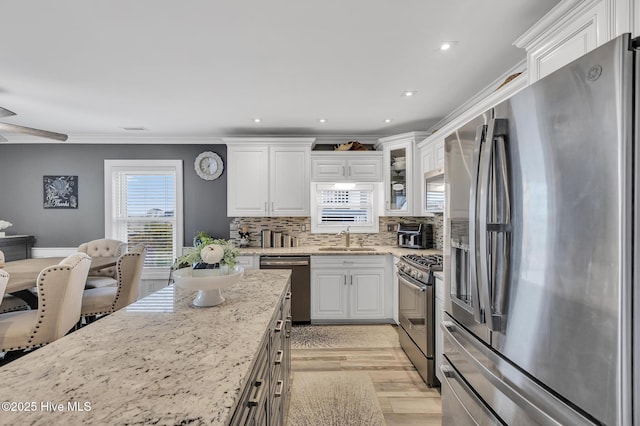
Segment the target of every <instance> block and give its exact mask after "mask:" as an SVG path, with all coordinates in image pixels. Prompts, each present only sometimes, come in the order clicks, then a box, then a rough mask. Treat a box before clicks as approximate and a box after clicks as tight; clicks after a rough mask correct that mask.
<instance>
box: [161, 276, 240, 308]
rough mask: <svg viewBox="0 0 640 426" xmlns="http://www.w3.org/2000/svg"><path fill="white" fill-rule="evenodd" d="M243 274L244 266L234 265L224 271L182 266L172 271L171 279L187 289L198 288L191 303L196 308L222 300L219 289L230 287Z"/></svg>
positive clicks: (215, 303) (213, 304) (216, 303)
mask: <svg viewBox="0 0 640 426" xmlns="http://www.w3.org/2000/svg"><path fill="white" fill-rule="evenodd" d="M243 274H244V268H242V267H240V266H236V267H235V268H233V269H230V270H229V274H225V273H224V269H191V268H182V269H178V270H177V271H174V272H173V280H174V282H175V284H176V285H177V286H178V287H182V288H184V289H187V290H198V294H197V295H196V298H195V299H193V302H191V304H192V305H193V306H195V307H198V308H203V307H207V306H216V305H219V304H221V303H222V302H224V297H222V293H221V292H220V290H221V289H223V288H227V287H231V286H232V285H234V284H235V283H237V282H238V281H240V279H241V278H242V276H243Z"/></svg>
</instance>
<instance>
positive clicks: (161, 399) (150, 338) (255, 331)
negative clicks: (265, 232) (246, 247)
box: [0, 270, 291, 425]
mask: <svg viewBox="0 0 640 426" xmlns="http://www.w3.org/2000/svg"><path fill="white" fill-rule="evenodd" d="M290 274H291V272H290V271H283V270H262V271H260V270H256V271H246V272H245V275H244V277H243V279H242V281H241V282H240V283H238V284H236V285H234V286H233V287H231V288H227V289H223V290H222V293H223V296H224V297H225V299H226V301H225V302H224V303H223V304H222V305H219V306H215V307H210V308H192V307H190V306H189V303H190V302H191V301H192V300H193V298H194V297H195V292H194V291H187V290H184V289H179V288H175V289H174V287H173V286H169V287H166V288H164V289H162V290H160V291H158V292H156V293H153V294H152V295H149V296H147V297H145V298H144V299H141V300H140V301H138V302H136V303H134V304H133V305H130V306H129V307H127V308H125V309H123V310H120V311H118V312H115V313H114V314H112V315H109V316H107V317H105V318H102V319H100V320H98V321H96V322H95V323H93V324H90V325H89V326H87V327H84V328H82V329H80V330H79V331H76V332H74V333H72V334H70V335H68V336H65V337H63V338H62V339H59V340H57V341H55V342H53V343H51V344H49V345H47V346H45V347H43V348H41V349H38V350H36V351H34V352H33V353H31V354H29V355H26V356H24V357H22V358H20V359H18V360H16V361H13V362H11V363H9V364H7V365H5V366H3V367H0V383H2V386H1V387H0V402H2V401H15V402H17V403H18V402H19V403H22V404H24V403H25V402H34V403H35V404H34V405H31V404H30V405H29V407H31V408H34V407H35V411H33V412H7V411H6V410H5V409H4V408H5V407H4V406H3V410H2V411H3V412H2V414H1V415H0V424H20V425H51V424H64V425H70V424H85V423H86V424H98V425H102V424H129V425H133V424H138V425H146V424H161V425H166V424H171V425H174V424H194V425H199V424H207V425H223V424H226V423H227V422H228V421H229V419H230V416H231V414H233V413H232V410H233V407H235V405H236V401H237V399H238V398H239V395H240V392H241V389H242V388H243V387H244V385H245V383H246V381H247V379H248V376H249V374H250V371H251V368H252V366H253V364H254V358H255V356H256V355H257V353H258V349H259V347H260V344H261V342H262V339H263V338H264V336H265V334H266V331H267V329H268V326H269V323H270V320H271V319H272V317H273V315H274V312H275V308H276V307H277V306H279V302H280V301H281V300H282V297H283V295H284V289H285V288H286V286H287V283H288V282H289V280H290ZM68 402H71V403H74V402H75V403H79V405H80V406H81V407H84V403H85V402H88V403H89V404H90V411H84V412H71V411H69V410H68V405H67V403H68ZM54 404H63V411H62V412H60V411H57V412H53V411H52V410H53V407H54V406H55V405H54ZM16 408H21V409H23V406H22V405H21V406H19V407H18V406H16ZM23 411H24V410H23Z"/></svg>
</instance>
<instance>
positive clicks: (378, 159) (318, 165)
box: [311, 151, 382, 182]
mask: <svg viewBox="0 0 640 426" xmlns="http://www.w3.org/2000/svg"><path fill="white" fill-rule="evenodd" d="M311 180H312V181H313V182H344V181H353V182H380V181H382V153H381V152H378V151H316V152H312V153H311Z"/></svg>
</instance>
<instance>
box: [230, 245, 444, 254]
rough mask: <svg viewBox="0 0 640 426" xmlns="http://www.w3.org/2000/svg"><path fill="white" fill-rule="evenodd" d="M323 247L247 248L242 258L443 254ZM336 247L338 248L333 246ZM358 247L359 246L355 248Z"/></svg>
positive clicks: (241, 252)
mask: <svg viewBox="0 0 640 426" xmlns="http://www.w3.org/2000/svg"><path fill="white" fill-rule="evenodd" d="M321 247H323V246H302V247H287V248H284V247H282V248H261V247H245V248H241V249H240V255H241V256H253V255H258V256H296V255H297V256H310V255H313V256H317V255H324V256H336V255H344V256H353V255H356V256H360V255H386V254H392V255H394V256H397V257H400V256H404V255H405V254H420V255H425V254H442V250H438V249H422V250H421V249H408V248H403V247H398V246H365V247H366V248H373V249H374V250H371V251H357V250H356V251H343V250H336V251H325V250H320V248H321ZM331 247H336V246H333V245H332V246H331ZM353 247H356V248H357V247H358V246H353Z"/></svg>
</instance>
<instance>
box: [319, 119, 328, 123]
mask: <svg viewBox="0 0 640 426" xmlns="http://www.w3.org/2000/svg"><path fill="white" fill-rule="evenodd" d="M318 121H319V122H321V123H326V122H327V119H326V118H321V119H320V120H318Z"/></svg>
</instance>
